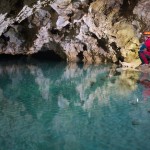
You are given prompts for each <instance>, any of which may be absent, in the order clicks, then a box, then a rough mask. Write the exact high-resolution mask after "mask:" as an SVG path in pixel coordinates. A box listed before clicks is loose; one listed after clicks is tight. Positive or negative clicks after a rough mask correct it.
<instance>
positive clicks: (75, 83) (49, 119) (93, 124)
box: [0, 62, 150, 150]
mask: <svg viewBox="0 0 150 150" xmlns="http://www.w3.org/2000/svg"><path fill="white" fill-rule="evenodd" d="M116 67H117V66H115V65H113V66H111V65H95V66H94V65H89V66H80V64H65V63H56V64H55V63H52V64H49V63H48V62H46V63H42V62H38V63H37V62H33V63H20V64H19V63H17V64H11V65H10V64H9V65H7V64H4V63H3V64H0V130H1V132H0V137H2V138H1V139H0V146H1V147H2V149H4V150H5V149H10V147H13V149H16V150H19V146H18V147H17V145H20V146H21V147H22V150H25V149H37V147H38V146H39V147H40V146H42V148H43V149H55V148H56V149H57V148H58V147H57V145H59V146H60V145H64V149H66V150H67V149H68V150H69V148H70V146H71V145H73V146H74V149H85V148H87V147H86V146H83V145H82V144H81V143H80V141H83V139H85V140H89V142H91V141H94V142H96V143H98V142H99V140H98V138H97V140H95V138H96V137H98V136H99V137H103V136H105V138H106V139H107V140H108V141H110V140H111V139H113V136H112V135H113V132H115V133H118V130H117V128H120V127H121V126H124V124H123V122H122V120H124V116H122V114H127V115H128V114H129V113H128V109H120V108H122V107H123V105H124V104H126V102H127V101H128V100H129V99H132V98H133V99H137V98H139V100H140V96H139V95H138V94H140V92H141V91H140V92H139V93H138V92H137V91H139V87H138V86H139V85H138V84H137V80H139V81H140V85H141V84H143V86H145V82H143V80H142V77H141V78H140V73H138V72H132V71H122V72H120V73H118V72H117V71H116ZM146 78H147V77H146ZM144 81H145V79H144ZM149 87H150V86H149V85H147V81H146V87H144V88H149ZM148 91H149V90H148ZM143 93H144V94H147V91H146V92H144V90H143ZM146 96H147V97H148V96H149V95H146ZM127 104H128V103H127ZM120 106H122V107H120ZM118 109H119V110H120V111H118ZM129 116H130V114H129ZM131 116H132V117H133V115H131ZM120 118H121V119H120ZM125 118H128V116H125ZM113 123H115V125H116V126H117V128H115V129H113V132H112V124H113ZM105 126H106V127H107V129H106V128H105ZM101 129H102V130H101ZM97 130H98V132H97ZM108 130H109V132H110V133H111V135H105V133H106V132H108ZM119 132H120V133H118V135H116V137H117V139H118V140H119V139H120V138H121V137H122V136H123V135H124V133H122V132H121V131H119ZM8 137H9V138H8ZM61 137H63V139H62V138H61ZM105 138H103V139H105ZM17 139H19V140H17ZM53 140H56V141H55V142H54V141H53ZM52 141H53V142H52ZM3 143H9V144H3ZM22 143H25V144H24V145H22ZM108 149H109V148H108Z"/></svg>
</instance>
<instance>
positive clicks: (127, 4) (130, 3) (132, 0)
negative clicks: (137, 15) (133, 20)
mask: <svg viewBox="0 0 150 150" xmlns="http://www.w3.org/2000/svg"><path fill="white" fill-rule="evenodd" d="M138 1H139V0H123V4H122V6H121V8H120V16H123V17H125V18H130V17H131V16H133V9H134V7H135V6H136V5H137V3H138Z"/></svg>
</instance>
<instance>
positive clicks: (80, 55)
mask: <svg viewBox="0 0 150 150" xmlns="http://www.w3.org/2000/svg"><path fill="white" fill-rule="evenodd" d="M77 57H78V58H79V60H80V62H82V61H83V58H84V56H83V52H82V51H80V52H79V53H78V55H77Z"/></svg>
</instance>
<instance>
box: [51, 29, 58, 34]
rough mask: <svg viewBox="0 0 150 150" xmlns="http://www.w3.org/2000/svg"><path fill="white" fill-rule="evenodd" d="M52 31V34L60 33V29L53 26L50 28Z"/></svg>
mask: <svg viewBox="0 0 150 150" xmlns="http://www.w3.org/2000/svg"><path fill="white" fill-rule="evenodd" d="M50 32H51V33H52V34H59V30H58V29H54V28H52V29H51V30H50Z"/></svg>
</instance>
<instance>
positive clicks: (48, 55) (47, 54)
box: [30, 50, 62, 61]
mask: <svg viewBox="0 0 150 150" xmlns="http://www.w3.org/2000/svg"><path fill="white" fill-rule="evenodd" d="M30 58H34V59H37V60H41V61H62V58H61V57H60V56H59V55H58V54H56V53H55V52H54V51H53V50H45V51H39V52H37V53H35V54H32V55H31V56H30Z"/></svg>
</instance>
